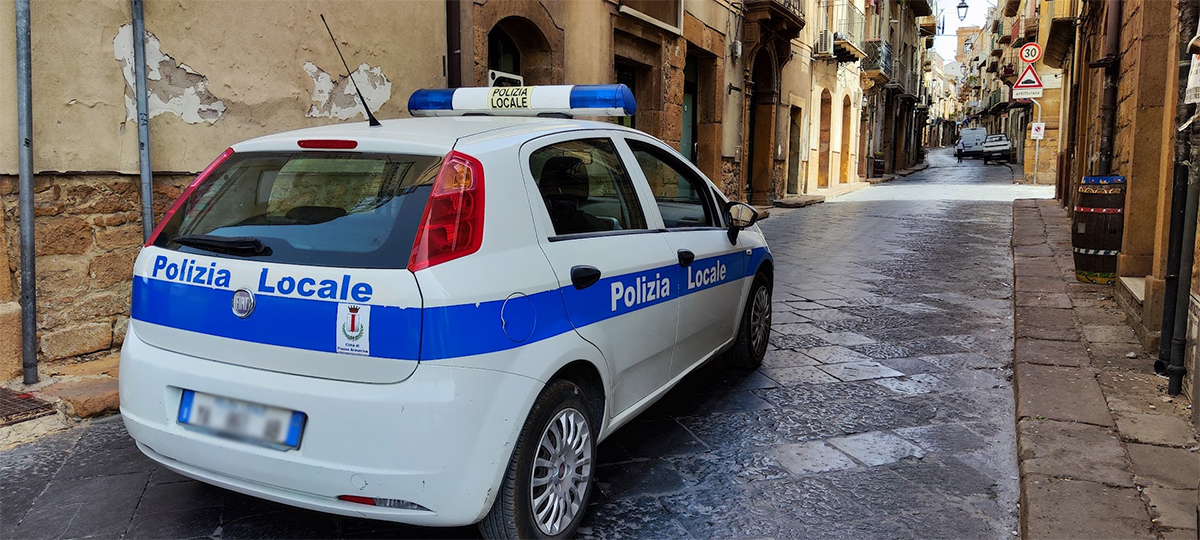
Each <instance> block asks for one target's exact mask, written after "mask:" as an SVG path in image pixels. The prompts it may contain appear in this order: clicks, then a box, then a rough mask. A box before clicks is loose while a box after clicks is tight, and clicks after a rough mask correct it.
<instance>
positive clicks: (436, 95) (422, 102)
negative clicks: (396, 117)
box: [408, 88, 454, 112]
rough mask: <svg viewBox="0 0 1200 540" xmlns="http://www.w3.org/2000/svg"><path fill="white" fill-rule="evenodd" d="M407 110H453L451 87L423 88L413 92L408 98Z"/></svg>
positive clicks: (452, 90) (452, 91)
mask: <svg viewBox="0 0 1200 540" xmlns="http://www.w3.org/2000/svg"><path fill="white" fill-rule="evenodd" d="M408 110H409V111H410V112H411V111H418V110H421V111H434V110H442V111H452V110H454V89H453V88H425V89H421V90H417V91H416V92H413V94H412V96H409V98H408Z"/></svg>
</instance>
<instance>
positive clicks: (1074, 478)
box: [1011, 200, 1196, 538]
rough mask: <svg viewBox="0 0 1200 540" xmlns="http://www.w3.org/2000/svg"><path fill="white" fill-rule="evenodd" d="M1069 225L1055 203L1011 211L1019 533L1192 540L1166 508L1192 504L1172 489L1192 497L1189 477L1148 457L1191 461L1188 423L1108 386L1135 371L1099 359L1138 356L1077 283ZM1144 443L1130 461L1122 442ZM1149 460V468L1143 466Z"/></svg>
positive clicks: (1026, 203)
mask: <svg viewBox="0 0 1200 540" xmlns="http://www.w3.org/2000/svg"><path fill="white" fill-rule="evenodd" d="M1069 224H1070V221H1069V219H1066V211H1065V210H1064V209H1062V208H1061V207H1060V206H1059V205H1058V203H1057V201H1052V200H1048V201H1040V200H1017V201H1014V203H1013V242H1012V245H1011V249H1012V252H1013V276H1014V281H1013V282H1014V287H1013V292H1014V294H1013V313H1014V328H1013V336H1014V351H1013V392H1014V394H1015V396H1014V397H1015V402H1016V409H1017V410H1016V421H1017V449H1018V455H1017V461H1018V468H1019V470H1020V489H1021V499H1020V500H1021V508H1020V532H1021V536H1022V537H1024V538H1156V537H1160V535H1161V536H1162V537H1176V536H1179V537H1193V538H1194V537H1196V531H1195V530H1193V529H1191V528H1190V527H1195V526H1196V525H1195V524H1194V523H1192V524H1189V523H1186V522H1184V521H1183V520H1181V519H1179V515H1178V514H1179V512H1178V511H1177V510H1178V509H1177V508H1175V507H1177V506H1178V501H1179V500H1182V499H1186V498H1187V497H1189V496H1190V497H1191V504H1195V503H1196V493H1195V491H1186V490H1184V491H1181V490H1180V488H1181V487H1189V486H1188V482H1192V483H1191V485H1190V487H1189V489H1190V488H1194V487H1195V481H1194V480H1191V477H1187V478H1183V479H1182V483H1181V482H1180V480H1181V479H1180V478H1179V477H1178V473H1170V472H1168V473H1161V472H1156V471H1154V470H1153V469H1154V467H1156V466H1159V465H1156V463H1157V462H1156V461H1155V460H1158V461H1162V460H1174V462H1175V463H1179V462H1186V461H1187V460H1189V459H1190V460H1192V461H1193V462H1194V460H1195V459H1196V456H1195V453H1194V451H1191V453H1190V455H1189V450H1188V448H1186V446H1187V445H1186V444H1185V443H1187V442H1188V441H1187V436H1188V435H1189V433H1191V432H1190V431H1189V430H1190V429H1191V428H1190V425H1188V424H1187V423H1186V421H1184V420H1182V419H1179V418H1176V417H1174V416H1170V415H1165V414H1162V415H1160V414H1137V413H1136V411H1138V410H1140V409H1137V407H1138V406H1139V405H1138V404H1137V403H1126V401H1130V400H1129V396H1130V395H1132V394H1130V393H1129V392H1130V391H1129V389H1128V388H1121V387H1119V386H1114V385H1119V384H1120V383H1121V382H1122V381H1126V380H1127V379H1132V378H1133V377H1135V376H1136V375H1135V374H1136V373H1138V370H1139V369H1141V368H1142V367H1144V366H1141V365H1136V369H1132V370H1131V369H1129V368H1124V369H1125V371H1122V370H1121V369H1122V368H1121V367H1120V366H1113V365H1111V364H1112V361H1111V360H1106V361H1101V360H1097V358H1112V357H1113V356H1114V354H1115V355H1116V356H1118V357H1120V358H1135V357H1137V354H1136V352H1135V353H1134V356H1133V357H1130V356H1127V355H1126V354H1125V353H1124V352H1119V351H1124V350H1125V349H1131V348H1135V349H1140V345H1138V344H1136V343H1134V342H1133V340H1129V339H1128V336H1127V335H1126V334H1125V333H1123V332H1120V329H1121V328H1120V327H1125V326H1126V325H1124V323H1123V319H1122V320H1121V322H1116V321H1111V322H1109V320H1110V319H1111V318H1112V314H1111V312H1105V311H1104V309H1105V308H1102V307H1099V306H1101V305H1103V302H1097V301H1096V298H1097V296H1100V297H1102V298H1101V299H1103V297H1104V296H1105V295H1108V294H1109V293H1110V291H1108V289H1106V288H1099V287H1095V286H1092V287H1086V286H1081V284H1078V283H1075V282H1074V279H1073V277H1074V276H1073V273H1072V272H1070V270H1071V268H1069V267H1070V266H1071V265H1072V264H1073V263H1072V261H1071V257H1070V249H1071V246H1070V241H1069V237H1068V235H1069V233H1070V225H1069ZM1110 303H1111V302H1110ZM1085 322H1086V323H1088V324H1085ZM1114 351H1118V352H1116V353H1114ZM1098 355H1099V356H1098ZM1128 365H1129V366H1135V364H1128ZM1150 380H1151V381H1153V378H1152V376H1151V379H1150ZM1111 392H1117V394H1114V395H1113V396H1110V393H1111ZM1120 392H1126V393H1125V394H1121V393H1120ZM1155 399H1158V398H1157V397H1156V398H1155ZM1114 400H1115V401H1114ZM1123 400H1124V401H1123ZM1126 409H1130V410H1126ZM1149 409H1154V407H1153V406H1150V407H1149ZM1151 412H1153V411H1151ZM1164 434H1165V435H1164ZM1167 435H1169V436H1171V437H1174V438H1175V439H1174V440H1171V439H1169V438H1167V437H1166V436H1167ZM1146 437H1149V438H1154V439H1155V446H1146V447H1145V449H1142V445H1135V446H1139V450H1138V452H1139V454H1138V455H1137V456H1133V455H1131V454H1130V451H1129V449H1128V448H1127V445H1132V444H1133V443H1135V442H1146V441H1144V438H1146ZM1191 444H1193V445H1194V440H1193V441H1192V442H1191ZM1151 454H1154V456H1153V457H1154V458H1155V459H1154V460H1152V459H1149V458H1146V457H1144V456H1147V455H1151ZM1185 476H1186V475H1185ZM1147 478H1150V479H1152V480H1147ZM1154 479H1157V480H1154ZM1163 482H1173V483H1172V484H1171V485H1163ZM1152 487H1153V488H1154V489H1153V490H1152V489H1151V488H1152Z"/></svg>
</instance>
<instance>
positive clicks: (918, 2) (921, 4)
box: [907, 0, 933, 17]
mask: <svg viewBox="0 0 1200 540" xmlns="http://www.w3.org/2000/svg"><path fill="white" fill-rule="evenodd" d="M907 5H908V8H909V9H911V10H912V12H913V15H914V16H916V17H926V16H929V15H933V5H932V4H931V3H930V2H929V0H912V1H910V2H908V4H907Z"/></svg>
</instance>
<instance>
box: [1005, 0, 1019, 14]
mask: <svg viewBox="0 0 1200 540" xmlns="http://www.w3.org/2000/svg"><path fill="white" fill-rule="evenodd" d="M1020 8H1021V0H1005V1H1004V16H1005V17H1015V16H1016V15H1017V10H1018V9H1020Z"/></svg>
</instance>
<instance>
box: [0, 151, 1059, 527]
mask: <svg viewBox="0 0 1200 540" xmlns="http://www.w3.org/2000/svg"><path fill="white" fill-rule="evenodd" d="M928 162H929V164H930V168H929V169H927V170H925V171H922V172H920V173H917V174H914V175H912V176H909V177H907V178H898V179H897V180H895V181H893V182H890V183H887V184H882V185H878V186H873V187H871V188H869V189H865V190H861V191H858V192H855V193H852V194H849V195H846V196H843V197H840V198H838V199H835V200H832V201H830V202H827V203H824V204H819V205H815V206H811V207H807V208H802V209H795V210H783V209H775V210H774V211H773V213H772V216H771V217H770V218H769V219H767V220H766V221H763V222H762V225H761V226H762V228H763V230H764V231H765V233H766V235H767V238H768V240H769V242H770V244H771V249H772V252H773V253H774V255H775V258H776V262H777V270H776V276H775V290H774V306H775V308H774V309H775V313H774V321H773V322H774V328H773V334H772V340H771V341H772V344H773V349H772V350H771V351H769V352H768V354H767V357H766V360H765V361H764V365H763V367H762V368H761V369H759V370H757V371H755V372H750V373H747V372H741V371H734V370H729V369H726V368H724V367H723V366H721V365H716V364H714V365H710V366H707V367H705V368H703V369H702V370H701V371H700V372H698V373H696V374H693V375H692V376H690V377H689V378H688V379H687V380H685V381H684V383H683V384H682V385H681V386H680V387H679V388H676V389H675V390H673V391H672V392H671V393H670V394H668V395H667V396H666V397H665V398H663V399H662V400H661V401H660V402H659V404H657V405H656V406H655V407H654V408H653V409H651V410H650V411H648V412H647V413H646V414H644V415H642V416H641V417H640V418H639V419H638V420H637V421H635V422H633V423H632V424H630V425H628V426H626V427H624V428H622V429H621V430H620V431H619V432H618V433H616V434H615V435H614V436H613V437H612V438H610V439H608V441H606V442H605V443H604V444H602V445H601V446H600V457H601V464H600V466H599V468H598V481H599V488H600V489H599V490H598V491H597V492H595V493H594V494H593V499H592V502H593V506H592V508H591V510H590V512H589V514H588V517H587V518H586V519H585V521H584V524H583V526H582V528H581V529H580V536H581V537H589V538H686V537H692V538H741V537H747V538H766V537H773V538H826V537H829V538H1011V537H1013V536H1014V535H1015V534H1016V530H1017V508H1018V507H1017V502H1018V483H1017V460H1016V444H1015V431H1014V420H1013V414H1014V405H1013V393H1012V384H1011V375H1012V371H1011V364H1012V349H1013V304H1012V291H1013V277H1012V276H1013V263H1012V253H1011V247H1010V238H1011V234H1012V214H1013V212H1012V201H1013V199H1015V198H1029V197H1049V196H1051V195H1052V191H1053V188H1052V187H1047V186H1038V187H1032V186H1014V185H1013V184H1012V182H1013V177H1014V173H1013V171H1012V170H1011V169H1010V168H1009V167H1008V166H1006V165H994V164H993V165H988V166H984V165H983V164H982V162H980V161H978V160H968V161H966V162H964V163H962V164H958V163H956V162H955V159H954V158H953V156H952V154H951V153H950V150H935V151H932V152H931V153H930V155H929V156H928ZM1017 174H1019V173H1017ZM0 475H2V476H3V478H4V482H3V486H2V487H0V508H2V511H3V515H2V517H0V537H3V538H73V537H82V536H90V537H113V538H119V537H125V538H205V537H213V538H339V537H340V538H380V537H392V538H411V537H438V538H442V537H447V538H459V537H477V533H476V531H475V529H474V528H460V529H448V530H439V529H418V528H413V527H407V526H401V525H396V524H391V523H386V522H376V521H368V520H361V519H350V518H343V517H337V516H329V515H325V514H320V513H315V512H308V511H302V510H295V509H292V508H289V507H286V506H282V505H277V504H274V503H269V502H265V501H260V500H257V499H254V498H251V497H246V496H242V495H239V494H235V493H232V492H228V491H224V490H222V489H218V488H214V487H210V486H207V485H204V484H201V483H198V482H194V481H190V480H187V479H185V478H183V477H180V476H178V475H175V474H174V473H171V472H168V471H166V470H163V469H161V468H158V467H157V466H156V465H155V464H153V463H152V462H151V461H150V460H148V459H146V458H144V457H142V455H141V454H140V453H139V452H138V450H137V449H136V448H135V447H134V445H133V443H132V441H131V440H130V439H129V438H128V436H127V435H126V434H125V431H124V428H123V426H122V425H121V423H120V421H119V419H117V418H113V419H109V420H106V421H100V422H96V423H93V424H91V425H89V426H87V427H85V428H80V429H74V430H71V431H68V432H64V433H60V434H57V435H53V436H49V437H45V438H43V439H42V440H40V441H38V442H36V443H33V444H29V445H25V446H21V447H18V448H15V449H13V450H9V451H6V452H4V453H0Z"/></svg>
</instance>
